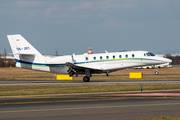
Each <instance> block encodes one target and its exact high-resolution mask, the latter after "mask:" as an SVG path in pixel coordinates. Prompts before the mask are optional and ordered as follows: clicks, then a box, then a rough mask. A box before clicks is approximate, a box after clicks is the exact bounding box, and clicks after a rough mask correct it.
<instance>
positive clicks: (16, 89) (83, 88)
mask: <svg viewBox="0 0 180 120" xmlns="http://www.w3.org/2000/svg"><path fill="white" fill-rule="evenodd" d="M142 86H143V90H169V89H180V84H144V85H142ZM140 90H141V84H139V85H119V84H118V85H48V86H0V96H16V95H43V94H68V93H96V92H121V91H140Z"/></svg>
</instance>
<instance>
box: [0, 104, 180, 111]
mask: <svg viewBox="0 0 180 120" xmlns="http://www.w3.org/2000/svg"><path fill="white" fill-rule="evenodd" d="M164 105H166V106H167V105H180V103H165V104H142V105H120V106H99V107H79V108H59V109H38V110H17V111H0V113H20V112H42V111H58V110H80V109H100V108H121V107H144V106H164Z"/></svg>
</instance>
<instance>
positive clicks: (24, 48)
mask: <svg viewBox="0 0 180 120" xmlns="http://www.w3.org/2000/svg"><path fill="white" fill-rule="evenodd" d="M16 49H17V50H18V51H21V50H30V48H29V47H23V48H19V47H17V48H16Z"/></svg>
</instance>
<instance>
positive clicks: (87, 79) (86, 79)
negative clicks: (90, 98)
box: [83, 69, 91, 82]
mask: <svg viewBox="0 0 180 120" xmlns="http://www.w3.org/2000/svg"><path fill="white" fill-rule="evenodd" d="M85 75H86V76H84V78H83V81H84V82H89V80H90V77H91V73H90V70H89V69H85Z"/></svg>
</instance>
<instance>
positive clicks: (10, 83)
mask: <svg viewBox="0 0 180 120" xmlns="http://www.w3.org/2000/svg"><path fill="white" fill-rule="evenodd" d="M113 84H180V80H126V81H90V82H83V81H57V80H56V81H19V80H18V81H15V80H13V81H10V80H0V86H17V85H21V86H23V85H24V86H25V85H113Z"/></svg>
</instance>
